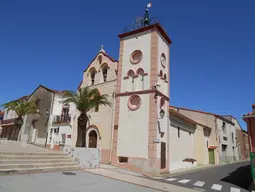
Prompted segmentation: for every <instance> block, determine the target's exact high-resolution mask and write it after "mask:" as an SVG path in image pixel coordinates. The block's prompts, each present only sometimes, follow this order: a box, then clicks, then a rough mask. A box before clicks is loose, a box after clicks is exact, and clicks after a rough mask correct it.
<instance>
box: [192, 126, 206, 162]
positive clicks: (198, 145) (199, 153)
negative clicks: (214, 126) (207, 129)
mask: <svg viewBox="0 0 255 192" xmlns="http://www.w3.org/2000/svg"><path fill="white" fill-rule="evenodd" d="M204 140H205V136H204V128H203V127H202V126H200V125H197V128H196V130H195V133H194V146H195V147H194V149H195V154H194V156H195V159H196V160H197V163H198V164H203V165H204V164H206V163H205V160H204V158H205V150H204V145H205V143H204V142H205V141H204ZM205 146H206V145H205Z"/></svg>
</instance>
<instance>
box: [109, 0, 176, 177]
mask: <svg viewBox="0 0 255 192" xmlns="http://www.w3.org/2000/svg"><path fill="white" fill-rule="evenodd" d="M149 7H151V4H148V5H147V8H146V10H145V14H144V17H143V18H142V21H141V22H140V25H139V26H138V27H137V26H135V27H134V26H132V27H131V29H129V30H126V31H125V32H124V33H122V34H120V35H119V38H120V49H119V64H118V77H117V88H116V102H115V116H114V131H113V149H112V153H111V157H112V164H115V165H118V166H124V167H127V168H129V169H133V170H136V171H139V172H143V173H147V174H156V173H160V172H163V171H164V172H165V171H168V165H169V162H168V161H169V160H168V159H169V158H168V157H169V154H168V139H167V138H168V136H167V135H168V129H167V127H168V115H167V114H168V106H169V60H170V55H169V46H170V44H171V43H172V41H171V40H170V38H169V37H168V35H167V33H166V31H165V30H164V29H163V27H162V26H161V25H160V24H159V23H158V22H157V21H155V20H152V19H151V18H150V16H149V10H148V8H149Z"/></svg>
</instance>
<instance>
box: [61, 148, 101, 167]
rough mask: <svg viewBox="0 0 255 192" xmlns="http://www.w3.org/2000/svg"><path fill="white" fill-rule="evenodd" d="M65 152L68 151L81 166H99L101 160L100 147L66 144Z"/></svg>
mask: <svg viewBox="0 0 255 192" xmlns="http://www.w3.org/2000/svg"><path fill="white" fill-rule="evenodd" d="M62 151H63V152H64V153H68V155H69V156H71V157H72V158H73V159H74V161H75V162H76V163H77V164H78V165H79V166H80V167H81V168H98V167H99V164H100V160H101V153H100V149H98V148H83V147H71V146H64V147H63V150H62Z"/></svg>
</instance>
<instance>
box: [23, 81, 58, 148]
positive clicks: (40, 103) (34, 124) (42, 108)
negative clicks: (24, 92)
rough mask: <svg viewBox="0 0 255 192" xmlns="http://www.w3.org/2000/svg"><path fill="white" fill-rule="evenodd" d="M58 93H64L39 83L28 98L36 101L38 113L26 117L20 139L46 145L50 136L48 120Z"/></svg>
mask: <svg viewBox="0 0 255 192" xmlns="http://www.w3.org/2000/svg"><path fill="white" fill-rule="evenodd" d="M56 94H63V92H59V91H56V90H53V89H50V88H47V87H45V86H43V85H39V86H38V87H37V88H36V89H35V90H34V91H33V92H32V93H31V94H30V95H29V96H28V97H27V98H26V99H27V100H28V101H32V100H33V101H35V102H36V105H37V113H35V114H28V115H26V116H25V117H24V123H23V126H22V128H21V132H20V133H21V135H20V139H21V140H22V141H28V142H29V143H34V144H37V145H41V146H45V145H46V140H47V137H48V126H49V125H48V122H49V118H50V115H51V113H52V109H53V107H52V106H53V100H54V97H55V95H56Z"/></svg>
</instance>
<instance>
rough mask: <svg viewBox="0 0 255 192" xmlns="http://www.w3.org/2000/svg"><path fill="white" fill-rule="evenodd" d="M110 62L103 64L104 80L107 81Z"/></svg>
mask: <svg viewBox="0 0 255 192" xmlns="http://www.w3.org/2000/svg"><path fill="white" fill-rule="evenodd" d="M108 68H109V67H108V64H107V63H105V64H103V65H102V75H103V80H104V82H106V81H107V72H108Z"/></svg>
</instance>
